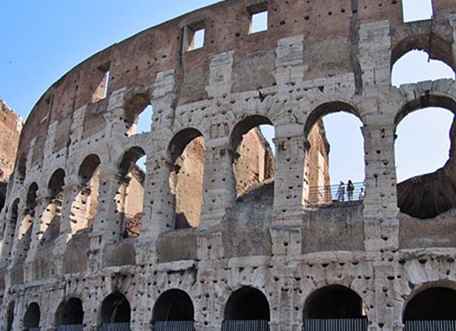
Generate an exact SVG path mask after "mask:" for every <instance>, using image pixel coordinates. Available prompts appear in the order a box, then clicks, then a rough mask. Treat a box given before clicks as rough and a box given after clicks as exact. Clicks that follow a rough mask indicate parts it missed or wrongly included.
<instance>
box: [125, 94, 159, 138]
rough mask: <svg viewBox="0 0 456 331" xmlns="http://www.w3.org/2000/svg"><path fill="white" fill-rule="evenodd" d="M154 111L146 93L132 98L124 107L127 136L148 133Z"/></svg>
mask: <svg viewBox="0 0 456 331" xmlns="http://www.w3.org/2000/svg"><path fill="white" fill-rule="evenodd" d="M153 113H154V109H153V107H152V105H151V104H150V100H149V96H148V95H147V94H146V93H142V94H137V95H135V96H134V97H132V98H131V99H130V100H129V101H128V102H127V103H126V106H125V126H126V129H127V135H128V136H132V135H135V134H138V133H144V132H149V131H150V130H151V126H152V117H153Z"/></svg>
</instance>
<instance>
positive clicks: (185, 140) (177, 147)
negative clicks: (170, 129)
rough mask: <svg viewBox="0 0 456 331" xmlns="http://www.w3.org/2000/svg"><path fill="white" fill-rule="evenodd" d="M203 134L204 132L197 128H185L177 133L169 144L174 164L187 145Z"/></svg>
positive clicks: (170, 155)
mask: <svg viewBox="0 0 456 331" xmlns="http://www.w3.org/2000/svg"><path fill="white" fill-rule="evenodd" d="M202 136H203V135H202V133H201V132H199V131H198V130H196V129H185V130H182V131H181V132H179V133H178V134H176V135H175V136H174V138H173V139H172V140H171V142H170V144H169V146H168V155H169V157H170V158H171V162H172V163H173V164H174V163H175V162H176V160H177V158H178V157H179V156H181V155H182V153H183V152H184V150H185V148H186V147H187V145H188V144H190V143H191V142H192V141H193V140H194V139H196V138H198V137H202Z"/></svg>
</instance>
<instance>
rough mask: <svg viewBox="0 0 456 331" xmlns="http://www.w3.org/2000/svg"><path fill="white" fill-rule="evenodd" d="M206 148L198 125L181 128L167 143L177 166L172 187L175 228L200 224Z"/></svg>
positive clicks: (172, 160)
mask: <svg viewBox="0 0 456 331" xmlns="http://www.w3.org/2000/svg"><path fill="white" fill-rule="evenodd" d="M205 150H206V148H205V146H204V138H203V135H202V134H201V132H199V131H198V130H196V129H185V130H183V131H181V132H179V133H178V134H177V135H176V136H174V138H173V139H172V141H171V143H170V145H169V147H168V154H169V156H170V159H171V162H172V164H173V166H174V167H173V169H172V171H171V174H170V178H169V187H170V192H171V199H172V201H171V204H172V205H173V206H174V210H175V228H176V229H185V228H195V227H198V226H199V224H200V220H201V209H202V204H203V176H204V161H205V159H204V158H205Z"/></svg>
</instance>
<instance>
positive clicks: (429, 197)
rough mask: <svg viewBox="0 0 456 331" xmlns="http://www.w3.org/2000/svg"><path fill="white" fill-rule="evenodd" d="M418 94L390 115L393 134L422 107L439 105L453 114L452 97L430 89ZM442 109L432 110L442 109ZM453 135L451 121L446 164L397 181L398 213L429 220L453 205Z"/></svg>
mask: <svg viewBox="0 0 456 331" xmlns="http://www.w3.org/2000/svg"><path fill="white" fill-rule="evenodd" d="M418 95H419V97H417V98H416V99H414V100H408V102H407V103H405V104H404V105H403V106H402V107H401V108H400V109H399V111H398V112H397V113H396V115H395V117H394V126H395V133H396V130H397V127H398V125H399V124H400V123H401V121H403V120H404V119H406V117H407V116H408V115H410V114H411V113H413V112H416V111H422V110H423V109H425V108H429V107H437V108H442V109H444V110H447V111H449V112H451V113H453V114H455V116H456V100H454V99H453V98H451V97H449V96H446V95H443V94H439V93H434V92H432V91H428V92H424V93H423V92H422V93H418ZM442 109H436V110H435V111H442ZM427 111H430V110H427ZM432 111H434V109H432ZM455 118H456V117H455ZM455 137H456V124H455V121H454V120H453V124H452V127H451V130H450V133H449V139H450V142H451V143H450V152H449V159H448V161H447V162H446V164H444V165H443V167H441V168H440V169H438V170H436V171H435V172H433V173H428V174H422V175H418V176H416V177H413V178H409V179H407V180H404V181H402V182H400V183H398V185H397V197H398V201H397V203H398V207H399V209H400V210H401V212H403V213H405V214H408V215H410V216H412V217H415V218H418V219H429V218H434V217H436V216H438V215H440V214H441V213H444V212H446V211H448V210H450V209H452V208H456V199H455V198H454V197H455V196H456V189H455V188H454V187H455V185H456V177H455V176H453V175H452V171H451V169H453V168H454V166H455V165H456V157H455V148H456V145H455V144H454V138H455ZM396 162H397V161H396Z"/></svg>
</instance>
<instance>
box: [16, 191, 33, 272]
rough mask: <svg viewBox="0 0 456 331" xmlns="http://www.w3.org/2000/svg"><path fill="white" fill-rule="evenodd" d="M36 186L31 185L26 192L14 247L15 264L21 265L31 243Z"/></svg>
mask: <svg viewBox="0 0 456 331" xmlns="http://www.w3.org/2000/svg"><path fill="white" fill-rule="evenodd" d="M37 195H38V185H37V184H36V183H33V184H31V185H30V187H29V189H28V191H27V199H26V202H25V211H24V215H23V216H22V221H21V225H20V227H19V233H18V236H17V240H18V242H17V244H16V245H17V246H16V263H21V262H23V261H25V259H26V258H27V253H28V251H29V249H30V243H31V241H32V231H33V220H34V217H35V208H36V206H37Z"/></svg>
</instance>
